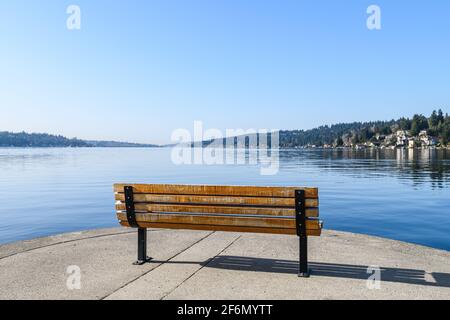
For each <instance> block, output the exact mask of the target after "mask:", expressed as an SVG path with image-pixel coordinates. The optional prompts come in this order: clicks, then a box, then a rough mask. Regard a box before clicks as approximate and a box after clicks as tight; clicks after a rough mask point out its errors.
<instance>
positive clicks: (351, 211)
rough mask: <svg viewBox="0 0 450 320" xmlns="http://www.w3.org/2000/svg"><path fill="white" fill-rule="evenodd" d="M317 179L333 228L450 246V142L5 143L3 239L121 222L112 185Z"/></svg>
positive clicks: (0, 163) (1, 158)
mask: <svg viewBox="0 0 450 320" xmlns="http://www.w3.org/2000/svg"><path fill="white" fill-rule="evenodd" d="M117 182H126V183H187V184H232V185H299V186H317V187H319V192H320V216H321V218H322V219H323V220H324V221H325V228H327V229H335V230H343V231H351V232H357V233H365V234H371V235H377V236H382V237H386V238H391V239H398V240H404V241H408V242H414V243H418V244H423V245H427V246H431V247H436V248H441V249H446V250H450V151H445V150H440V151H438V150H422V151H420V150H414V151H413V150H386V151H381V150H378V151H377V150H367V151H342V150H341V151H336V150H314V151H311V150H289V151H288V150H286V151H282V152H281V153H280V168H279V172H278V174H276V175H273V176H263V175H261V174H260V166H259V165H249V164H247V165H214V166H208V165H179V166H177V165H175V164H173V163H172V161H171V149H139V148H136V149H134V148H133V149H114V148H111V149H109V148H105V149H100V148H99V149H83V148H81V149H0V202H1V207H0V243H6V242H11V241H16V240H22V239H31V238H35V237H41V236H46V235H51V234H57V233H62V232H69V231H77V230H86V229H93V228H102V227H113V226H118V223H117V221H116V217H115V213H114V200H113V193H112V184H113V183H117Z"/></svg>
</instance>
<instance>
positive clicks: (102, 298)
mask: <svg viewBox="0 0 450 320" xmlns="http://www.w3.org/2000/svg"><path fill="white" fill-rule="evenodd" d="M213 233H214V231H212V232H210V233H208V234H207V235H206V236H204V237H202V238H200V239H199V240H197V241H195V242H194V243H193V244H191V245H190V246H188V247H187V248H185V249H184V250H181V251H180V252H178V253H176V254H175V255H173V256H172V257H170V258H169V259H167V260H166V261H170V260H172V259H174V258H176V257H177V256H179V255H180V254H182V253H183V252H185V251H186V250H188V249H190V248H191V247H193V246H195V245H196V244H197V243H199V242H201V241H203V240H205V239H206V238H208V237H209V236H210V235H212V234H213ZM164 263H165V262H161V263H159V264H158V265H157V266H156V267H154V268H153V269H151V270H148V271H147V272H144V273H143V274H141V275H140V276H138V277H136V278H134V279H132V280H130V281H128V282H127V283H125V284H124V285H122V286H120V287H119V288H117V289H115V290H114V291H113V292H111V293H109V294H107V295H105V296H103V297H101V298H100V300H105V299H106V298H108V297H109V296H111V295H113V294H114V293H116V292H117V291H119V290H121V289H123V288H125V287H126V286H128V285H130V284H131V283H133V282H135V281H137V280H139V279H140V278H142V277H144V276H145V275H147V274H149V273H150V272H152V271H153V270H155V269H157V268H159V267H160V266H162V265H163V264H164Z"/></svg>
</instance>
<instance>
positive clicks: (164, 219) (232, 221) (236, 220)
mask: <svg viewBox="0 0 450 320" xmlns="http://www.w3.org/2000/svg"><path fill="white" fill-rule="evenodd" d="M117 218H118V219H119V220H121V221H125V220H127V217H126V213H124V212H119V213H117ZM136 221H137V222H138V223H140V222H153V223H177V224H182V223H186V224H201V225H227V226H243V227H262V228H287V229H295V219H286V218H266V217H237V216H217V215H188V214H159V213H137V214H136ZM306 229H311V230H317V229H321V226H320V222H319V220H315V219H314V220H307V221H306Z"/></svg>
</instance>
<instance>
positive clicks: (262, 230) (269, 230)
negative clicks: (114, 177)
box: [119, 221, 322, 236]
mask: <svg viewBox="0 0 450 320" xmlns="http://www.w3.org/2000/svg"><path fill="white" fill-rule="evenodd" d="M119 222H120V224H121V225H122V226H124V227H129V226H130V225H129V224H128V222H127V221H119ZM139 224H140V225H141V227H142V228H157V229H184V230H205V231H229V232H249V233H270V234H285V235H296V234H297V231H296V230H295V229H286V228H258V227H244V226H223V225H200V224H186V223H183V224H176V223H152V222H141V223H139ZM321 233H322V230H321V229H316V230H306V234H307V235H308V236H320V235H321Z"/></svg>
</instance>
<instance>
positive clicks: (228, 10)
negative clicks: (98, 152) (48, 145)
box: [0, 0, 450, 143]
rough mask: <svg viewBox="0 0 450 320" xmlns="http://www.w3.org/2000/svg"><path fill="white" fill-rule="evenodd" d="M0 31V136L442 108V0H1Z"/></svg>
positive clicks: (144, 134)
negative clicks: (71, 26)
mask: <svg viewBox="0 0 450 320" xmlns="http://www.w3.org/2000/svg"><path fill="white" fill-rule="evenodd" d="M71 4H76V5H79V6H80V8H81V14H82V16H81V30H78V31H69V30H67V28H66V19H67V17H68V15H67V14H66V8H67V7H68V6H69V5H71ZM371 4H376V5H378V6H380V8H381V10H382V29H381V30H379V31H370V30H368V29H367V27H366V19H367V13H366V9H367V7H368V6H369V5H371ZM0 30H1V33H0V35H1V37H0V108H1V110H2V112H1V116H0V130H9V131H22V130H25V131H30V132H50V133H57V134H63V135H66V136H69V137H73V136H76V137H79V138H87V139H115V140H128V141H138V142H156V143H165V142H170V135H171V133H172V131H173V130H175V129H177V128H187V129H190V130H192V127H193V121H194V120H201V121H203V123H204V126H205V127H206V128H218V129H221V130H225V128H243V129H247V128H255V129H260V128H266V129H308V128H312V127H315V126H318V125H322V124H332V123H337V122H350V121H364V120H384V119H392V118H397V117H400V116H411V115H412V114H414V113H424V114H429V113H430V112H431V110H432V109H433V108H439V107H441V108H443V109H444V110H446V111H450V108H449V102H450V59H449V57H450V2H449V1H447V0H440V1H439V0H434V1H404V0H396V1H392V0H391V1H379V0H373V1H363V0H329V1H324V0H310V1H300V0H293V1H285V0H280V1H269V0H264V1H261V0H239V1H238V0H183V1H182V0H179V1H174V0H161V1H149V0H142V1H137V0H134V1H133V0H132V1H129V0H128V1H118V0H117V1H103V0H95V1H92V0H87V1H85V0H71V1H61V0H59V1H57V0H42V1H25V0H14V1H13V0H1V2H0Z"/></svg>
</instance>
